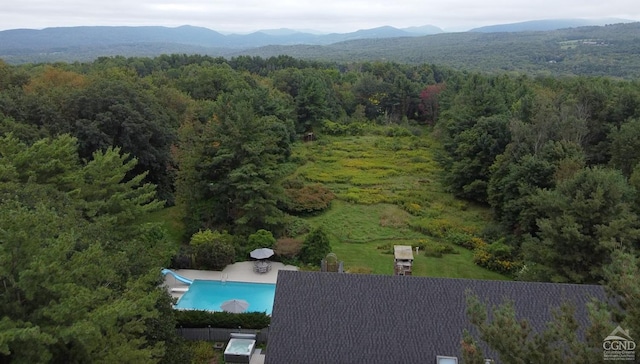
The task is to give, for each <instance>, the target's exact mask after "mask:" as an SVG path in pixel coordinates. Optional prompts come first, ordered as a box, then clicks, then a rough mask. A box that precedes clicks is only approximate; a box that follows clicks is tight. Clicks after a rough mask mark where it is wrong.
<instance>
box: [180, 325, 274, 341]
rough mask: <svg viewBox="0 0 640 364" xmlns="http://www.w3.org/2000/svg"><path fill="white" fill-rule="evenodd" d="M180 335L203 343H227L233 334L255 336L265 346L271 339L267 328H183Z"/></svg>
mask: <svg viewBox="0 0 640 364" xmlns="http://www.w3.org/2000/svg"><path fill="white" fill-rule="evenodd" d="M177 331H178V335H180V336H182V337H183V338H185V339H186V340H202V341H227V340H229V338H230V337H231V333H232V332H233V333H241V334H255V335H256V342H257V343H260V344H264V343H266V342H267V338H268V337H269V328H268V327H266V328H264V329H261V330H249V329H220V328H216V327H204V328H186V327H181V328H178V329H177Z"/></svg>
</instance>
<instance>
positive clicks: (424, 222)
mask: <svg viewBox="0 0 640 364" xmlns="http://www.w3.org/2000/svg"><path fill="white" fill-rule="evenodd" d="M410 226H411V228H412V229H414V230H417V231H419V232H421V233H423V234H426V235H430V236H433V237H435V238H442V237H444V236H445V235H446V234H447V232H449V231H452V230H453V229H454V228H455V226H454V225H453V224H452V223H451V222H449V221H447V220H444V219H426V218H425V219H420V220H416V221H413V222H412V223H411V225H410Z"/></svg>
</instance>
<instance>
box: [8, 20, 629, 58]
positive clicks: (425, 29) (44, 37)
mask: <svg viewBox="0 0 640 364" xmlns="http://www.w3.org/2000/svg"><path fill="white" fill-rule="evenodd" d="M628 22H631V21H629V20H624V19H600V20H583V19H564V20H539V21H532V22H523V23H513V24H500V25H492V26H487V27H482V28H475V29H472V30H470V31H468V32H457V33H447V32H444V31H443V30H442V29H440V28H438V27H436V26H432V25H425V26H422V27H410V28H403V29H399V28H394V27H391V26H383V27H378V28H373V29H363V30H358V31H355V32H351V33H331V34H318V33H317V32H315V31H299V30H293V29H286V28H283V29H267V30H262V31H257V32H253V33H250V34H223V33H221V32H217V31H214V30H211V29H208V28H202V27H195V26H189V25H185V26H180V27H176V28H169V27H161V26H138V27H123V26H82V27H58V28H45V29H42V30H34V29H13V30H5V31H0V59H3V60H4V61H5V62H8V63H12V64H17V63H39V62H55V61H65V62H70V61H91V60H93V59H96V58H98V57H101V56H117V55H121V56H125V57H133V56H137V57H155V56H158V55H160V54H175V53H179V54H203V55H211V56H221V57H233V56H238V55H260V56H268V55H272V54H274V53H277V54H289V55H292V56H295V57H307V56H309V58H314V59H319V58H324V59H331V56H330V55H331V54H332V53H333V52H340V54H341V57H342V58H344V57H345V56H347V55H348V57H355V58H354V59H357V58H359V57H358V56H357V53H358V52H360V53H361V54H362V53H363V52H365V51H366V52H369V50H371V49H375V50H376V53H375V57H378V58H382V59H395V58H397V57H398V56H403V55H405V54H407V51H406V50H404V49H405V48H402V49H403V51H402V54H398V53H397V51H394V50H392V49H394V47H396V48H397V47H398V46H402V45H403V44H410V43H412V42H413V43H415V45H414V46H416V45H417V47H418V48H420V49H424V46H423V45H426V44H438V46H437V47H439V48H438V49H436V50H435V52H436V53H437V52H444V50H446V49H448V48H451V47H455V46H457V45H459V44H466V45H467V47H474V46H475V45H474V44H476V43H477V44H480V43H481V44H485V43H487V42H490V41H491V39H494V40H496V39H497V40H505V39H507V38H509V37H505V36H503V35H502V34H525V35H524V36H525V37H530V36H528V35H526V34H527V32H534V33H535V32H536V31H538V32H539V31H551V30H554V29H564V28H570V29H572V28H576V27H583V26H594V25H605V24H612V23H628ZM516 32H519V33H516ZM480 34H487V36H485V37H480V38H478V36H479V35H480ZM509 39H511V38H509ZM413 40H415V41H413ZM509 41H511V42H513V41H514V40H509ZM416 42H417V43H416ZM478 42H480V43H478ZM384 47H387V48H389V49H387V50H386V51H385V50H384V49H380V48H384ZM410 51H411V52H413V53H415V52H414V51H413V49H410ZM380 52H382V53H380ZM385 52H386V53H385ZM429 52H430V53H433V52H434V50H433V49H431V50H430V51H429ZM480 52H483V50H480ZM445 53H446V52H445ZM410 61H411V62H424V61H430V59H422V58H420V59H417V58H416V59H415V60H410Z"/></svg>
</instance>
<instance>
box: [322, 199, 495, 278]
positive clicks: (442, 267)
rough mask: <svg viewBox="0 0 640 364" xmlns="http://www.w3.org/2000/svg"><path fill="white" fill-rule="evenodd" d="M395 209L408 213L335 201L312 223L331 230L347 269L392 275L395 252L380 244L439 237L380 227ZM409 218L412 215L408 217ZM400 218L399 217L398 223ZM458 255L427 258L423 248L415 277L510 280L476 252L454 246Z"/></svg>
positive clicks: (389, 207)
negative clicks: (485, 263) (479, 259)
mask: <svg viewBox="0 0 640 364" xmlns="http://www.w3.org/2000/svg"><path fill="white" fill-rule="evenodd" d="M393 212H396V213H398V214H400V215H402V216H406V215H404V214H406V213H405V212H404V211H403V210H401V209H400V208H398V207H397V206H394V205H388V204H377V205H358V204H353V203H349V202H344V201H340V200H337V201H334V202H333V205H332V207H331V208H330V209H329V210H328V211H326V212H325V213H324V214H322V215H319V216H315V217H312V218H310V219H309V220H310V222H311V223H312V225H313V226H321V227H323V229H324V230H325V231H326V232H327V233H328V235H329V239H330V240H331V247H332V251H333V253H335V254H336V255H337V257H338V260H342V261H344V265H345V269H346V270H354V269H355V270H356V271H371V273H374V274H393V254H390V251H389V250H388V249H380V247H381V246H384V245H386V246H392V245H394V244H397V245H415V244H416V243H417V242H418V241H420V240H428V241H429V240H432V241H436V240H437V239H435V238H432V237H429V236H426V235H424V234H421V233H418V232H416V231H413V230H411V229H409V228H408V227H402V226H400V227H392V226H381V224H380V223H381V222H382V221H385V217H386V216H388V215H390V214H393ZM407 218H409V219H410V218H411V217H410V216H408V217H407ZM397 221H398V220H396V225H395V226H398V225H399V224H398V223H397ZM454 249H455V250H456V252H458V254H445V255H443V256H442V257H441V258H433V257H426V256H425V255H424V254H423V252H422V251H419V253H418V254H414V265H413V274H414V275H416V276H429V277H450V278H476V279H507V277H505V276H503V275H501V274H498V273H495V272H492V271H489V270H487V269H484V268H481V267H479V266H477V265H475V264H474V263H473V262H472V256H473V253H472V252H471V251H469V250H467V249H464V248H460V247H454Z"/></svg>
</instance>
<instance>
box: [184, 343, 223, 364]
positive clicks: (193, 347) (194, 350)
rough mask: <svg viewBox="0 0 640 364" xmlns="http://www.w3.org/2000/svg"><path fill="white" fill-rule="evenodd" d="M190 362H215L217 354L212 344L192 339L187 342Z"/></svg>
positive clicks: (192, 363) (207, 363)
mask: <svg viewBox="0 0 640 364" xmlns="http://www.w3.org/2000/svg"><path fill="white" fill-rule="evenodd" d="M187 348H188V350H189V355H190V356H191V360H190V361H189V363H191V364H211V363H214V364H215V363H217V360H216V356H217V355H218V354H217V353H216V351H215V350H214V349H213V346H212V345H211V343H210V342H208V341H193V342H188V343H187Z"/></svg>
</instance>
